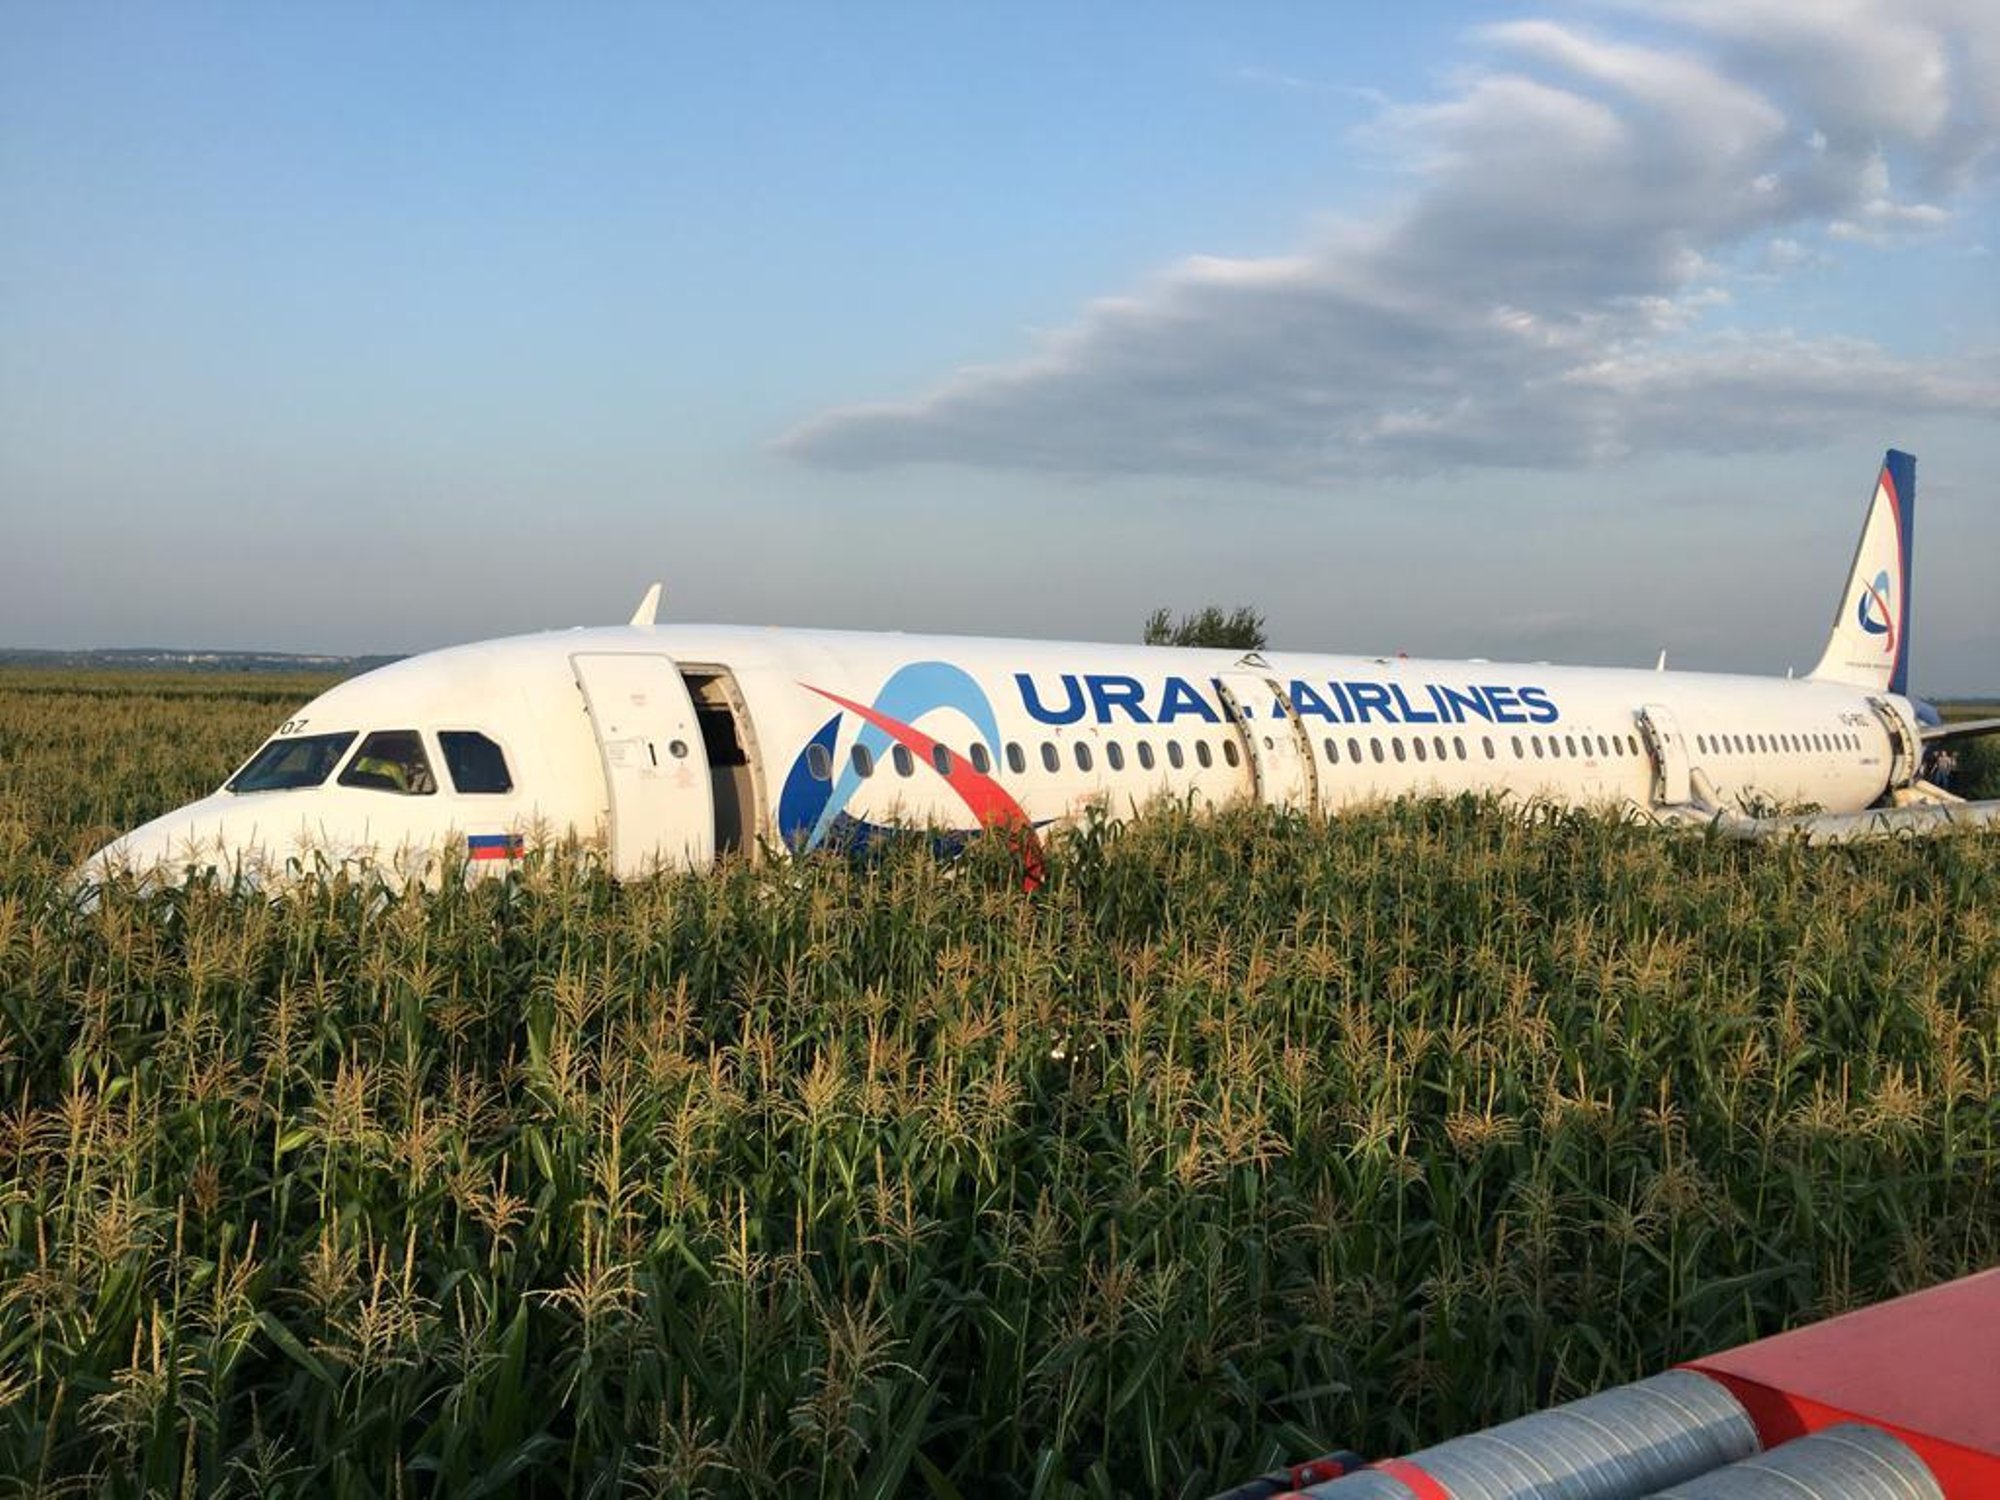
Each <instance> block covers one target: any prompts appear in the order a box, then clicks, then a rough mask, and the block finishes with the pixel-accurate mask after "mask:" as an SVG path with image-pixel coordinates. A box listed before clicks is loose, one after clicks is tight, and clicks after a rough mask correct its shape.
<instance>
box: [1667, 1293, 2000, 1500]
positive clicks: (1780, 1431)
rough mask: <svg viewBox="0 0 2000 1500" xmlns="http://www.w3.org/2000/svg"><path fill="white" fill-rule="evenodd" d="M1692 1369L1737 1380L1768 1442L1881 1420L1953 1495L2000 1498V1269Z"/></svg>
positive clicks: (1729, 1382) (1734, 1386) (1727, 1381)
mask: <svg viewBox="0 0 2000 1500" xmlns="http://www.w3.org/2000/svg"><path fill="white" fill-rule="evenodd" d="M1686 1368H1688V1369H1692V1370H1699V1371H1700V1372H1701V1373H1702V1374H1704V1375H1708V1376H1710V1377H1711V1378H1713V1379H1716V1380H1719V1381H1721V1382H1722V1383H1723V1384H1724V1385H1725V1386H1727V1387H1728V1388H1729V1390H1730V1391H1731V1392H1732V1393H1733V1394H1734V1395H1735V1396H1736V1398H1737V1399H1738V1400H1739V1401H1741V1402H1742V1403H1743V1405H1744V1408H1745V1409H1746V1410H1747V1411H1748V1412H1749V1413H1750V1419H1751V1420H1752V1421H1753V1422H1755V1423H1756V1424H1757V1432H1758V1436H1759V1437H1760V1438H1762V1440H1763V1442H1764V1446H1765V1447H1767V1448H1769V1447H1772V1446H1773V1445H1775V1444H1778V1443H1782V1442H1784V1441H1785V1440H1786V1439H1788V1438H1794V1437H1798V1436H1799V1435H1800V1434H1802V1433H1806V1432H1817V1431H1818V1430H1820V1429H1821V1428H1822V1427H1828V1426H1831V1425H1832V1424H1834V1423H1836V1422H1845V1421H1861V1422H1871V1423H1873V1424H1874V1425H1876V1426H1877V1427H1883V1428H1887V1429H1888V1430H1889V1431H1891V1432H1893V1433H1895V1434H1896V1435H1897V1436H1898V1437H1900V1438H1901V1439H1903V1441H1904V1442H1906V1443H1908V1444H1909V1445H1910V1447H1911V1448H1913V1449H1914V1450H1915V1451H1916V1452H1917V1454H1918V1456H1920V1457H1921V1458H1922V1459H1923V1460H1924V1462H1925V1464H1926V1465H1928V1466H1929V1468H1930V1470H1931V1472H1932V1473H1933V1474H1935V1475H1936V1476H1937V1479H1938V1483H1939V1484H1941V1485H1942V1486H1943V1487H1944V1489H1945V1493H1946V1494H1948V1495H1951V1496H1952V1497H1953V1500H1958V1497H1960V1496H1965V1497H1980V1496H2000V1270H1993V1271H1985V1272H1982V1273H1980V1274H1979V1275H1976V1276H1968V1277H1966V1278H1965V1279H1963V1280H1961V1281H1954V1282H1950V1283H1948V1284H1947V1285H1945V1286H1940V1287H1933V1288H1932V1289H1931V1290H1929V1291H1925V1292H1917V1293H1914V1294H1912V1295H1911V1296H1907V1297H1898V1298H1896V1299H1895V1300H1894V1301H1892V1302H1882V1303H1878V1304H1876V1305H1875V1306H1873V1307H1867V1308H1862V1309H1861V1310H1860V1311H1858V1312H1851V1313H1847V1314H1845V1315H1843V1316H1841V1317H1838V1318H1830V1319H1828V1320H1827V1321H1826V1322H1824V1323H1815V1324H1812V1325H1811V1326H1810V1327H1806V1328H1800V1329H1796V1330H1794V1331H1793V1332H1791V1333H1781V1334H1779V1335H1777V1336H1776V1337H1775V1338H1768V1339H1760V1340H1759V1341H1758V1342H1757V1343H1754V1344H1745V1345H1744V1346H1743V1347H1741V1348H1740V1349H1730V1350H1727V1351H1725V1352H1724V1353H1721V1354H1713V1355H1710V1356H1708V1357H1707V1358H1705V1359H1697V1360H1693V1361H1691V1362H1690V1363H1689V1364H1688V1365H1687V1366H1686Z"/></svg>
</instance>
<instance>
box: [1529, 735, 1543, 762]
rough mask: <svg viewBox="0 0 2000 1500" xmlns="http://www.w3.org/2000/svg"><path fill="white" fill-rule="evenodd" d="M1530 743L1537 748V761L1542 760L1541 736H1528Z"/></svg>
mask: <svg viewBox="0 0 2000 1500" xmlns="http://www.w3.org/2000/svg"><path fill="white" fill-rule="evenodd" d="M1528 743H1529V744H1531V745H1533V746H1534V747H1535V759H1536V760H1540V759H1541V758H1542V737H1541V736H1540V735H1539V734H1534V735H1530V736H1528Z"/></svg>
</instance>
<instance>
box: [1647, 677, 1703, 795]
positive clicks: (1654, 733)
mask: <svg viewBox="0 0 2000 1500" xmlns="http://www.w3.org/2000/svg"><path fill="white" fill-rule="evenodd" d="M1639 732H1640V733H1641V734H1642V735H1644V736H1645V739H1646V748H1647V749H1648V750H1650V751H1651V752H1652V755H1653V805H1654V806H1655V807H1676V806H1679V805H1680V804H1681V803H1684V802H1688V801H1691V800H1692V799H1693V796H1694V791H1693V787H1692V785H1691V783H1690V781H1689V777H1688V749H1687V741H1686V740H1684V739H1682V738H1681V726H1680V725H1679V724H1678V723H1677V722H1675V720H1674V711H1673V710H1672V709H1670V708H1668V707H1667V706H1666V705H1665V704H1664V703H1648V704H1647V705H1646V706H1645V707H1644V708H1642V709H1640V710H1639Z"/></svg>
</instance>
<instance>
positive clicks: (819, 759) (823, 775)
mask: <svg viewBox="0 0 2000 1500" xmlns="http://www.w3.org/2000/svg"><path fill="white" fill-rule="evenodd" d="M806 770H807V771H809V772H811V773H812V779H813V780H814V781H831V780H833V757H832V756H831V755H829V754H827V752H826V746H824V745H821V744H818V743H814V744H810V745H808V746H806Z"/></svg>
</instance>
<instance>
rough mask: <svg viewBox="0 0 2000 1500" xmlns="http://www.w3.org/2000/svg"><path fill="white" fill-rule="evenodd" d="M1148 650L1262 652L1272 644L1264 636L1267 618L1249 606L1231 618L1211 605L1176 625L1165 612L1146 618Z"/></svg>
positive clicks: (1168, 613) (1163, 610) (1237, 607)
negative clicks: (1200, 648)
mask: <svg viewBox="0 0 2000 1500" xmlns="http://www.w3.org/2000/svg"><path fill="white" fill-rule="evenodd" d="M1141 639H1142V640H1144V642H1145V643H1146V644H1147V645H1148V646H1211V647H1215V648H1218V649H1222V650H1229V651H1262V650H1263V649H1264V648H1265V647H1267V646H1268V645H1270V644H1271V642H1270V640H1269V638H1268V637H1267V636H1266V635H1265V633H1264V617H1263V615H1261V614H1260V613H1258V612H1257V611H1256V610H1254V609H1252V608H1250V606H1249V605H1247V604H1239V605H1237V606H1236V608H1235V609H1233V610H1231V611H1230V612H1229V613H1228V614H1226V615H1225V614H1224V613H1223V612H1222V610H1221V608H1220V607H1218V606H1217V605H1213V604H1210V605H1208V606H1206V607H1204V608H1202V609H1200V610H1197V611H1196V612H1195V613H1193V614H1188V615H1182V616H1181V617H1180V619H1179V620H1178V621H1176V620H1175V619H1174V618H1173V616H1172V614H1171V613H1170V612H1168V611H1167V610H1165V609H1156V610H1154V611H1153V612H1152V613H1151V614H1150V615H1148V616H1147V617H1146V630H1145V634H1144V635H1143V636H1142V637H1141Z"/></svg>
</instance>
